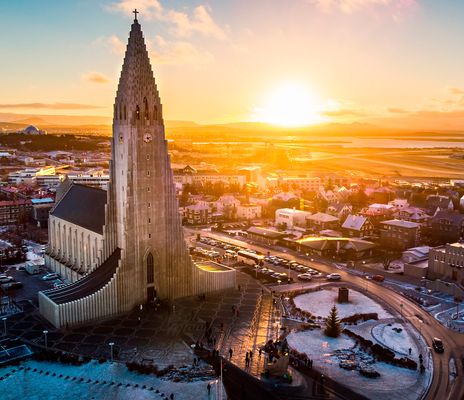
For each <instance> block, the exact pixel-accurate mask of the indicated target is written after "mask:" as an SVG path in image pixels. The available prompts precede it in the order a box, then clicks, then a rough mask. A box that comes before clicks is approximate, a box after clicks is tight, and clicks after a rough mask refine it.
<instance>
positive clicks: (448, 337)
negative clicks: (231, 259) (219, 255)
mask: <svg viewBox="0 0 464 400" xmlns="http://www.w3.org/2000/svg"><path fill="white" fill-rule="evenodd" d="M187 232H190V234H192V233H198V231H195V230H192V229H187ZM202 234H205V235H207V236H210V237H212V238H215V239H218V240H222V241H226V242H230V243H234V244H235V245H238V246H244V247H248V248H252V249H254V250H257V251H261V252H263V253H267V252H268V251H269V249H268V248H265V247H262V246H258V245H255V244H250V243H246V242H243V241H240V240H237V239H232V238H229V237H227V236H223V235H219V234H217V233H213V232H202ZM272 254H273V255H277V256H281V257H285V258H287V259H288V258H293V259H295V260H296V261H298V262H301V263H302V264H305V265H309V266H313V267H314V268H316V269H318V270H320V271H322V272H325V273H331V272H338V273H340V274H341V275H342V279H343V280H344V281H347V282H350V283H352V284H354V285H357V286H358V287H360V288H362V289H367V290H368V291H369V293H370V295H371V296H377V297H378V298H379V299H380V300H382V301H384V302H386V303H388V305H389V306H390V307H391V308H393V309H394V310H396V311H397V312H398V313H400V314H402V315H403V317H404V318H405V319H407V320H408V321H409V322H410V323H411V324H412V325H413V326H414V327H415V328H416V329H417V330H419V329H420V330H421V333H422V335H423V337H424V339H425V340H426V342H427V345H428V346H429V347H430V348H431V346H432V343H431V339H432V338H433V337H439V338H441V339H442V340H443V344H444V346H445V352H444V353H443V354H437V353H435V352H434V351H433V350H431V351H430V354H431V357H432V361H433V367H434V371H433V379H432V384H431V386H430V389H429V391H428V393H427V395H426V396H425V399H427V400H437V399H440V400H460V399H464V376H463V375H464V365H463V363H464V335H463V334H459V333H456V332H453V331H451V330H449V329H447V328H445V327H444V326H443V325H441V324H440V323H439V322H438V321H436V320H435V319H434V318H433V317H432V316H431V315H430V314H428V313H427V312H426V311H424V310H423V309H422V308H421V307H419V306H418V305H417V304H415V303H413V302H412V301H410V300H408V299H406V298H404V297H402V296H401V295H399V294H398V293H396V292H394V291H392V290H391V289H388V288H387V287H385V286H382V285H381V284H378V283H376V282H373V281H366V279H365V278H362V277H360V276H357V275H352V274H350V273H349V272H346V271H342V270H339V269H337V268H336V267H334V266H331V265H329V264H326V263H321V262H318V261H310V260H309V258H310V257H306V256H303V255H301V254H297V253H296V252H293V251H291V250H288V251H286V252H281V251H274V250H273V251H272ZM420 321H423V323H422V322H420ZM423 356H424V363H425V365H426V366H427V365H428V364H427V362H428V359H427V357H428V356H427V355H426V354H424V355H423ZM451 358H454V359H455V361H456V372H457V374H456V377H455V378H454V379H453V378H452V376H451V372H452V371H451V370H450V368H449V360H450V359H451Z"/></svg>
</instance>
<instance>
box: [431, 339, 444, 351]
mask: <svg viewBox="0 0 464 400" xmlns="http://www.w3.org/2000/svg"><path fill="white" fill-rule="evenodd" d="M432 346H433V348H434V350H435V351H436V352H437V353H443V352H444V351H445V348H444V347H443V342H442V340H441V339H438V338H436V337H434V338H433V339H432Z"/></svg>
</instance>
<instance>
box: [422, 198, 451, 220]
mask: <svg viewBox="0 0 464 400" xmlns="http://www.w3.org/2000/svg"><path fill="white" fill-rule="evenodd" d="M425 202H426V207H427V210H428V212H429V214H430V215H434V214H435V213H436V212H437V211H440V210H449V211H452V210H453V209H454V205H453V201H452V200H451V199H450V198H449V197H448V196H440V195H438V194H430V195H428V196H427V198H426V200H425Z"/></svg>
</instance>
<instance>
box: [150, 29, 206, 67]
mask: <svg viewBox="0 0 464 400" xmlns="http://www.w3.org/2000/svg"><path fill="white" fill-rule="evenodd" d="M148 44H149V45H148V47H149V50H148V51H149V54H150V58H152V59H153V61H154V63H155V64H169V65H179V64H206V63H209V62H211V61H213V59H214V57H213V56H212V54H210V53H208V52H206V51H203V50H199V49H197V48H196V47H195V46H194V45H193V44H191V43H189V42H184V41H168V40H165V39H164V38H163V37H161V36H156V38H155V46H154V47H155V48H152V47H153V46H152V45H151V43H148Z"/></svg>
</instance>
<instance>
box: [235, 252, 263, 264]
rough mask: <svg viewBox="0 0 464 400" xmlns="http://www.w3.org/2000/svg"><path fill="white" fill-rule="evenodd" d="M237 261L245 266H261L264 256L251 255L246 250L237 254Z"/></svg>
mask: <svg viewBox="0 0 464 400" xmlns="http://www.w3.org/2000/svg"><path fill="white" fill-rule="evenodd" d="M237 261H238V262H242V263H244V264H247V265H263V264H264V256H263V255H262V254H256V253H251V252H249V251H246V250H239V251H238V252H237Z"/></svg>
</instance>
